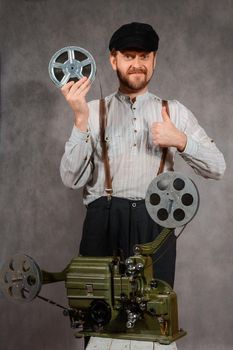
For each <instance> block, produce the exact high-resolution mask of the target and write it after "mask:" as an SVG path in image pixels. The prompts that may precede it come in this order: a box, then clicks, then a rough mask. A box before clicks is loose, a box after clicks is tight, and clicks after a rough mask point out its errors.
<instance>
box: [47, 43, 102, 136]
mask: <svg viewBox="0 0 233 350" xmlns="http://www.w3.org/2000/svg"><path fill="white" fill-rule="evenodd" d="M49 75H50V78H51V80H52V81H53V82H54V84H55V85H56V86H57V87H60V88H61V92H62V94H63V96H64V97H65V99H66V101H67V102H68V104H69V105H70V107H71V109H72V110H73V112H74V115H75V125H76V126H77V127H78V128H79V129H80V130H81V131H86V129H87V120H88V114H89V110H88V105H87V102H86V94H87V93H88V91H89V90H90V87H91V84H92V82H93V81H94V79H95V75H96V64H95V61H94V58H93V57H92V55H91V54H90V53H89V52H88V51H87V50H85V49H83V48H81V47H78V46H67V47H64V48H62V49H61V50H59V51H57V52H56V53H55V54H54V55H53V57H52V58H51V60H50V62H49Z"/></svg>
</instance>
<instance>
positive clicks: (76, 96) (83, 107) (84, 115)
mask: <svg viewBox="0 0 233 350" xmlns="http://www.w3.org/2000/svg"><path fill="white" fill-rule="evenodd" d="M90 86H91V82H90V80H89V79H87V77H84V78H82V79H80V80H79V81H77V82H76V83H75V82H74V81H70V82H68V83H67V84H65V85H64V86H63V87H62V88H61V92H62V94H63V95H64V97H65V99H66V101H67V102H68V104H69V105H70V107H71V108H72V110H73V112H74V117H75V125H76V126H77V128H79V129H80V130H81V131H86V130H87V121H88V116H89V109H88V105H87V101H86V94H87V93H88V91H89V90H90Z"/></svg>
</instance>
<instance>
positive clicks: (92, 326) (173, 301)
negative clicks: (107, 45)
mask: <svg viewBox="0 0 233 350" xmlns="http://www.w3.org/2000/svg"><path fill="white" fill-rule="evenodd" d="M71 56H72V57H73V54H72V55H71ZM55 61H56V60H55ZM64 69H65V68H64ZM79 74H81V73H79ZM64 76H66V75H64ZM68 76H69V74H68V75H67V76H66V78H64V77H63V78H61V81H62V80H64V79H65V80H66V79H68ZM145 200H146V207H147V210H148V212H149V214H150V216H151V217H152V219H153V220H154V221H155V222H157V223H158V224H159V225H161V226H162V227H164V228H163V229H162V231H161V233H160V234H159V235H158V236H157V237H156V238H155V240H154V241H152V242H149V243H146V244H138V245H136V246H135V247H134V255H133V256H131V257H128V258H127V259H126V260H122V259H121V258H120V257H117V256H113V257H83V256H78V257H76V258H74V259H72V260H71V262H70V264H69V265H68V266H67V267H66V268H65V269H64V270H63V271H61V272H56V273H52V272H47V271H44V270H41V269H40V267H39V266H38V265H37V263H36V262H35V261H34V259H32V258H31V257H29V256H27V255H23V254H18V255H15V256H14V257H11V258H9V259H8V261H6V262H5V264H4V265H3V267H2V269H1V272H0V285H1V289H2V291H3V293H4V294H5V296H6V297H7V298H8V299H10V300H15V301H19V302H30V301H32V300H33V299H34V298H36V297H39V298H41V299H44V300H45V298H43V297H42V296H40V295H39V293H40V290H41V288H42V286H43V285H44V284H48V283H54V282H58V281H64V282H65V286H66V290H67V298H68V304H69V307H67V308H63V309H64V310H63V313H64V315H66V316H68V317H69V319H70V323H71V327H73V328H75V329H76V331H75V332H76V333H75V336H76V337H81V336H96V337H108V338H118V339H130V340H144V341H153V342H159V343H161V344H170V343H171V342H173V341H175V340H177V339H178V338H180V337H182V336H184V335H185V334H186V332H185V331H184V330H182V329H180V328H179V324H178V307H177V296H176V293H175V292H174V291H173V290H172V288H171V287H170V286H169V285H168V284H167V283H166V282H164V281H162V280H158V279H156V278H155V277H154V275H156V268H155V271H153V261H152V255H153V253H155V252H156V251H157V250H158V249H159V248H160V247H161V245H162V244H163V243H164V242H165V241H166V239H167V238H168V237H169V235H170V234H171V232H172V231H173V230H174V228H176V227H180V226H184V225H186V224H187V223H188V222H189V221H190V220H191V219H192V218H193V217H194V216H195V214H196V212H197V209H198V205H199V195H198V191H197V188H196V186H195V184H194V183H193V182H192V180H190V179H189V178H188V177H187V176H185V175H183V174H180V173H177V172H166V173H163V174H161V175H159V176H157V177H156V178H155V179H154V180H153V181H152V182H151V184H150V185H149V187H148V190H147V193H146V199H145ZM154 272H155V274H154ZM46 301H49V302H50V303H52V304H55V305H57V306H60V305H58V304H56V303H55V302H52V301H51V300H48V299H47V300H46ZM60 307H61V306H60Z"/></svg>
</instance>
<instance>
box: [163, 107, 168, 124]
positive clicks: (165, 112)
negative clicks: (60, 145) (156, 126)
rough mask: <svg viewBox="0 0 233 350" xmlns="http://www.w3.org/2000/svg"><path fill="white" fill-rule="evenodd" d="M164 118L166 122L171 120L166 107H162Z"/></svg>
mask: <svg viewBox="0 0 233 350" xmlns="http://www.w3.org/2000/svg"><path fill="white" fill-rule="evenodd" d="M162 118H163V121H164V122H167V121H170V118H169V115H168V114H167V110H166V107H165V106H163V107H162Z"/></svg>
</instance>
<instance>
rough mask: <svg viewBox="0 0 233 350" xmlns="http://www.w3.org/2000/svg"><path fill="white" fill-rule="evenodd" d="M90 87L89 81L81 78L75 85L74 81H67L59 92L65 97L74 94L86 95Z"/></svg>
mask: <svg viewBox="0 0 233 350" xmlns="http://www.w3.org/2000/svg"><path fill="white" fill-rule="evenodd" d="M90 85H91V82H90V80H89V79H87V77H83V78H82V79H80V80H78V81H77V82H76V83H75V82H74V81H69V82H68V83H67V84H65V85H64V86H63V87H62V88H61V92H62V94H63V95H64V96H65V97H69V96H70V95H74V94H75V93H76V92H78V94H81V93H87V92H88V90H89V88H90Z"/></svg>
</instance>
